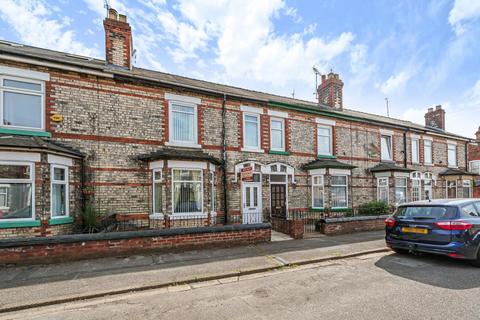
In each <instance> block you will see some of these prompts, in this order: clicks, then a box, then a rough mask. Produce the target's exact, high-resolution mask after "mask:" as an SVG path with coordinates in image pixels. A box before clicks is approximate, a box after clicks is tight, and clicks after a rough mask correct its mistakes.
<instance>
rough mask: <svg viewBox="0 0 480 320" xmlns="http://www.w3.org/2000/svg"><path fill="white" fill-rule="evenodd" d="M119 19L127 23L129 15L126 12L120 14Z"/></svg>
mask: <svg viewBox="0 0 480 320" xmlns="http://www.w3.org/2000/svg"><path fill="white" fill-rule="evenodd" d="M118 21H120V22H125V23H127V16H126V15H124V14H119V15H118Z"/></svg>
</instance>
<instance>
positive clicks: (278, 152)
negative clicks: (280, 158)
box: [268, 149, 290, 156]
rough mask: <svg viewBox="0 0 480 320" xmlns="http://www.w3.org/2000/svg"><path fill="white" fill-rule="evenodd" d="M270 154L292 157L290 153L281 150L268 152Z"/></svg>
mask: <svg viewBox="0 0 480 320" xmlns="http://www.w3.org/2000/svg"><path fill="white" fill-rule="evenodd" d="M268 153H269V154H280V155H284V156H288V155H290V152H288V151H280V150H271V149H270V150H269V151H268Z"/></svg>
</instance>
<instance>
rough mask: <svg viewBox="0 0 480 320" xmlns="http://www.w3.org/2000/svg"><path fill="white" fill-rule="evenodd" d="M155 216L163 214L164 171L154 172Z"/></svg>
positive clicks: (156, 170)
mask: <svg viewBox="0 0 480 320" xmlns="http://www.w3.org/2000/svg"><path fill="white" fill-rule="evenodd" d="M152 184H153V214H154V215H155V214H161V213H162V212H163V209H162V191H163V181H162V169H155V170H153V181H152Z"/></svg>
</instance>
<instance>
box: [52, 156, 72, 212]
mask: <svg viewBox="0 0 480 320" xmlns="http://www.w3.org/2000/svg"><path fill="white" fill-rule="evenodd" d="M50 170H51V198H50V199H51V216H52V218H59V217H66V216H68V214H69V212H68V209H69V203H68V202H69V201H68V200H69V199H68V198H69V197H68V195H69V193H68V168H67V167H64V166H59V165H52V166H51V167H50Z"/></svg>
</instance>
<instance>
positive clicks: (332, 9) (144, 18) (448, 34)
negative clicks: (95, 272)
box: [0, 0, 480, 137]
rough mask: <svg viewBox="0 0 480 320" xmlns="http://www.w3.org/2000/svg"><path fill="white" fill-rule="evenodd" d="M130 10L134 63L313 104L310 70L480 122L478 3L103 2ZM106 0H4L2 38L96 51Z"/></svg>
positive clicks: (359, 95) (360, 96) (398, 106)
mask: <svg viewBox="0 0 480 320" xmlns="http://www.w3.org/2000/svg"><path fill="white" fill-rule="evenodd" d="M109 2H110V5H111V6H112V7H114V8H116V9H117V10H118V11H119V12H120V13H124V14H126V15H127V16H128V19H129V22H130V23H131V25H132V28H133V30H134V31H133V32H134V34H133V43H134V48H135V49H136V50H137V54H136V59H135V65H136V66H139V67H145V68H150V69H155V70H160V71H165V72H169V73H175V74H181V75H185V76H188V77H193V78H200V79H205V80H209V81H214V82H220V83H226V84H230V85H235V86H240V87H245V88H250V89H254V90H259V91H267V92H271V93H276V94H280V95H284V96H290V95H291V93H292V92H293V91H295V97H297V98H301V99H305V100H313V99H314V94H313V93H314V90H315V89H314V87H315V85H314V83H315V77H314V74H313V72H312V66H313V65H315V66H317V68H318V69H319V70H320V71H322V72H328V71H329V70H330V69H331V68H333V70H334V71H335V72H338V73H339V74H340V76H341V78H342V80H343V81H344V83H345V86H344V105H345V107H347V108H349V109H356V110H360V111H366V112H371V113H377V114H386V108H385V97H388V99H389V101H390V115H391V116H393V117H397V118H402V119H408V120H411V121H414V122H418V123H423V122H424V119H423V115H424V113H425V111H426V109H427V108H428V107H431V106H435V105H437V104H442V105H443V106H444V108H445V109H446V112H447V124H446V126H447V130H448V131H452V132H456V133H459V134H462V135H465V136H470V137H473V135H474V132H475V131H476V129H477V128H478V126H479V125H480V117H479V116H478V115H479V114H480V41H478V39H480V0H437V1H427V0H422V1H417V0H408V1H385V0H377V1H374V0H371V1H357V0H350V1H347V0H342V1H340V0H337V1H335V0H328V1H326V0H325V1H319V0H316V1H314V0H311V1H305V0H304V1H293V0H283V1H282V0H269V1H257V0H252V1H248V0H234V1H226V0H216V1H209V0H176V1H168V0H137V1H131V0H128V1H127V0H109ZM104 17H105V9H104V7H103V0H75V1H73V0H71V1H68V0H58V1H53V0H52V1H47V0H38V1H33V0H32V1H29V0H24V1H22V0H19V1H15V0H1V6H0V39H3V40H9V41H14V42H20V43H25V44H29V45H34V46H39V47H46V48H50V49H54V50H60V51H67V52H71V53H76V54H81V55H87V56H94V57H99V58H103V57H104V32H103V25H102V20H103V18H104Z"/></svg>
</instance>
